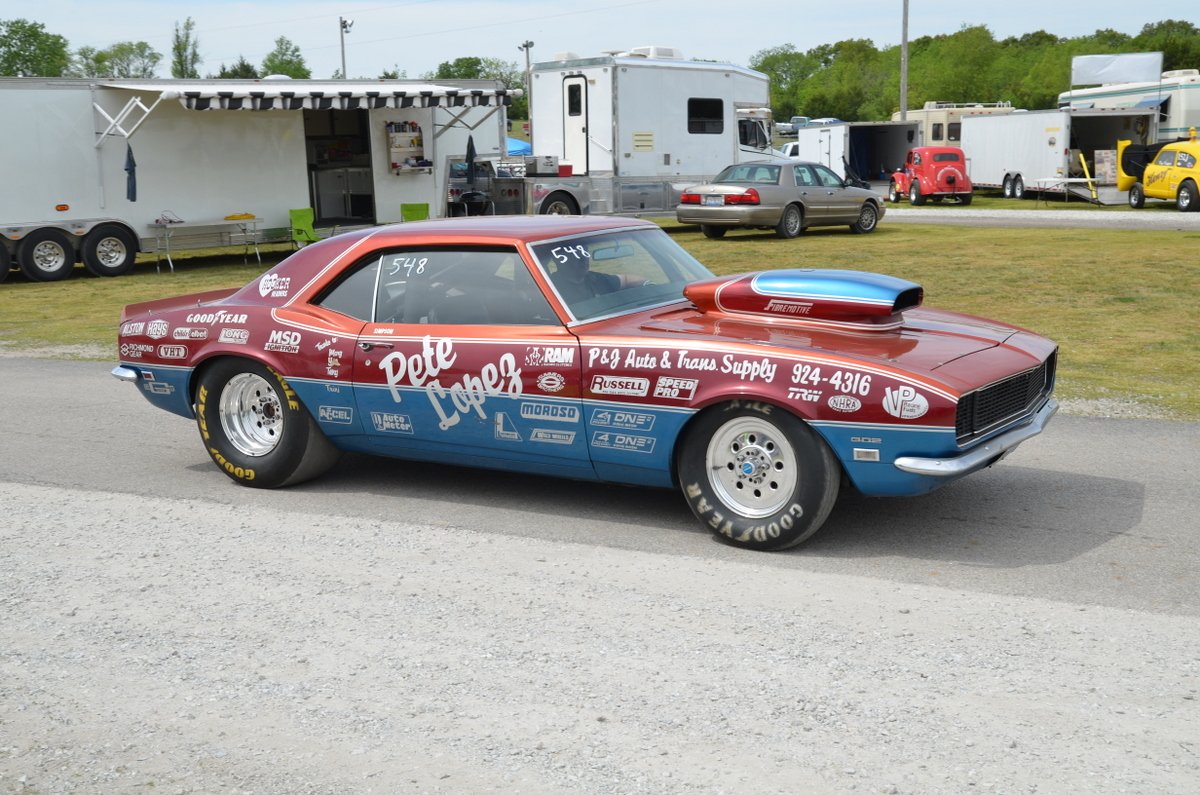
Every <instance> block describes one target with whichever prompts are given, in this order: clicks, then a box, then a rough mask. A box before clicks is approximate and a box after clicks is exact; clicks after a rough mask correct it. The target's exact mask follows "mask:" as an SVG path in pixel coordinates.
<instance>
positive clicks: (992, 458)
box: [896, 398, 1058, 478]
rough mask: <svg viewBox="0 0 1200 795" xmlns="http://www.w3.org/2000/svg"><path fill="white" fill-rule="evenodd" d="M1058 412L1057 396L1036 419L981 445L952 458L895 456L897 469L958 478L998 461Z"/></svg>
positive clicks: (1037, 432) (1036, 415) (1034, 417)
mask: <svg viewBox="0 0 1200 795" xmlns="http://www.w3.org/2000/svg"><path fill="white" fill-rule="evenodd" d="M1056 411H1058V401H1057V400H1055V399H1054V398H1051V399H1050V400H1047V401H1046V405H1044V406H1042V408H1041V409H1040V410H1039V411H1038V413H1037V414H1034V415H1033V419H1031V420H1030V421H1029V422H1027V423H1025V424H1024V425H1021V426H1019V427H1016V428H1013V429H1012V430H1011V431H1008V432H1007V433H1002V434H1000V435H999V436H997V437H995V438H994V439H989V440H988V441H986V442H984V443H983V444H981V445H979V446H978V447H973V448H971V449H970V450H968V451H967V452H965V453H963V454H962V455H959V456H954V457H953V458H918V457H916V456H901V457H900V458H897V459H896V468H897V469H899V470H902V471H904V472H912V473H913V474H916V475H929V476H932V477H939V478H949V477H959V476H961V475H966V474H968V473H970V472H974V471H975V470H976V469H982V468H984V467H986V466H990V465H991V464H994V463H996V462H997V461H999V460H1000V459H1001V458H1003V457H1004V456H1006V455H1008V454H1009V453H1010V452H1012V450H1013V449H1014V448H1015V447H1016V446H1017V445H1019V444H1020V443H1021V442H1023V441H1025V440H1026V439H1031V438H1033V437H1034V436H1037V435H1038V434H1039V433H1041V432H1042V429H1044V428H1045V427H1046V423H1048V422H1049V421H1050V418H1051V417H1053V416H1054V412H1056Z"/></svg>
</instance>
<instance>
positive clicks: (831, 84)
mask: <svg viewBox="0 0 1200 795" xmlns="http://www.w3.org/2000/svg"><path fill="white" fill-rule="evenodd" d="M1128 52H1161V53H1162V54H1163V70H1164V71H1165V70H1171V69H1197V68H1200V29H1197V27H1196V26H1195V25H1193V24H1192V23H1190V22H1185V21H1181V20H1164V21H1162V22H1154V23H1150V24H1147V25H1145V26H1143V27H1142V30H1141V31H1140V32H1139V33H1137V34H1136V35H1129V34H1126V33H1121V32H1118V31H1115V30H1111V29H1104V30H1097V31H1096V32H1095V33H1092V34H1090V35H1087V36H1078V37H1075V38H1063V37H1060V36H1055V35H1054V34H1052V33H1047V32H1046V31H1044V30H1039V31H1036V32H1034V33H1027V34H1025V35H1023V36H1014V37H1009V38H1005V39H999V40H997V39H996V38H995V37H994V36H993V35H992V33H991V31H990V30H988V28H987V27H986V26H984V25H969V26H964V27H963V28H962V29H961V30H959V31H958V32H956V33H950V34H945V35H938V36H922V37H920V38H917V39H913V40H912V41H910V42H909V45H908V109H910V110H911V109H915V108H920V107H921V106H922V105H923V104H924V103H925V102H927V101H930V100H935V101H941V102H1004V101H1007V102H1011V103H1012V104H1013V105H1014V106H1016V107H1021V108H1028V109H1031V110H1035V109H1041V108H1051V107H1054V106H1055V105H1056V102H1057V99H1058V94H1059V93H1060V92H1063V91H1066V90H1068V89H1069V88H1070V87H1071V85H1070V83H1071V58H1072V57H1074V56H1076V55H1108V54H1115V53H1128ZM749 66H750V67H751V68H752V69H756V70H758V71H760V72H765V73H766V74H767V75H768V76H769V77H770V92H771V107H772V109H773V110H774V112H775V117H776V118H779V119H787V118H790V117H791V116H809V117H813V118H821V117H834V118H838V119H843V120H845V121H872V120H881V119H889V118H891V115H892V114H893V113H894V112H896V111H898V110H900V46H899V45H896V46H892V47H885V48H883V49H880V48H877V47H876V46H875V45H874V44H873V43H872V42H871V41H870V40H867V39H848V40H846V41H840V42H838V43H836V44H823V45H821V46H819V47H814V48H813V49H811V50H808V51H807V52H799V51H798V50H796V48H795V47H793V46H792V45H791V44H784V45H782V46H779V47H771V48H768V49H765V50H760V51H759V52H757V53H755V55H754V56H753V57H752V58H751V59H750V64H749Z"/></svg>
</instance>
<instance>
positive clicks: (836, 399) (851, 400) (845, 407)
mask: <svg viewBox="0 0 1200 795" xmlns="http://www.w3.org/2000/svg"><path fill="white" fill-rule="evenodd" d="M827 402H828V405H829V408H831V409H833V410H834V411H840V412H842V413H844V414H849V413H851V412H855V411H858V410H859V409H861V408H862V401H861V400H859V399H858V398H856V397H851V396H850V395H834V396H833V397H831V398H829V400H828V401H827Z"/></svg>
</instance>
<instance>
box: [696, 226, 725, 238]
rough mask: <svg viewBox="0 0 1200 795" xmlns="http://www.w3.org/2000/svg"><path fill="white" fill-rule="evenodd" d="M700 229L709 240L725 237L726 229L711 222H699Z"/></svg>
mask: <svg viewBox="0 0 1200 795" xmlns="http://www.w3.org/2000/svg"><path fill="white" fill-rule="evenodd" d="M700 231H701V232H703V233H704V236H705V237H707V238H708V239H709V240H719V239H721V238H723V237H725V232H726V231H728V230H727V229H726V228H725V227H723V226H713V225H712V224H701V225H700Z"/></svg>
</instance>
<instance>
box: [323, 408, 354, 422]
mask: <svg viewBox="0 0 1200 795" xmlns="http://www.w3.org/2000/svg"><path fill="white" fill-rule="evenodd" d="M317 419H319V420H320V421H321V422H331V423H333V424H334V425H349V424H350V423H352V422H354V409H352V408H347V407H345V406H318V407H317Z"/></svg>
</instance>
